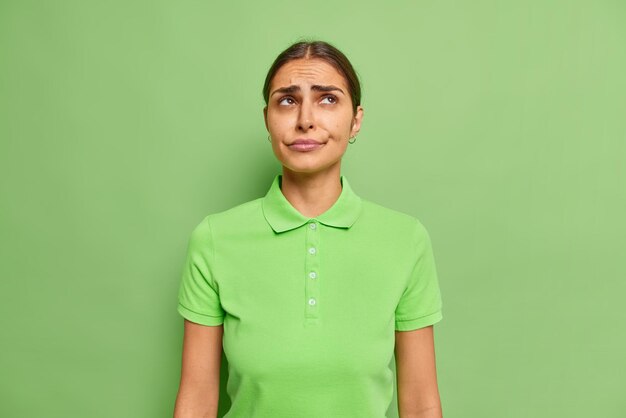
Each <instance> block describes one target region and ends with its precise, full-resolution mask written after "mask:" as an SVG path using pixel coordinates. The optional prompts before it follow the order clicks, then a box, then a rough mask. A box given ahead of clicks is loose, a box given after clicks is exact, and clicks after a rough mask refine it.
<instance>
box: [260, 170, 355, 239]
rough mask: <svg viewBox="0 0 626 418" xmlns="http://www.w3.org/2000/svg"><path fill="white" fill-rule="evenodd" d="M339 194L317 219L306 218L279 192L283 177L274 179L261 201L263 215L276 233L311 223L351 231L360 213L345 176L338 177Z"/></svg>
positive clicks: (279, 176) (278, 175) (279, 175)
mask: <svg viewBox="0 0 626 418" xmlns="http://www.w3.org/2000/svg"><path fill="white" fill-rule="evenodd" d="M340 181H341V186H342V187H341V194H340V195H339V198H338V199H337V200H336V201H335V203H334V204H333V205H332V206H331V207H330V208H329V209H328V210H327V211H326V212H324V213H322V214H321V215H319V216H317V217H316V218H307V217H306V216H304V215H303V214H301V213H300V212H298V210H297V209H296V208H294V207H293V206H292V205H291V203H290V202H289V201H288V200H287V198H286V197H285V195H283V192H282V191H281V184H282V174H277V175H276V176H275V177H274V181H273V182H272V185H271V187H270V189H269V191H268V192H267V194H266V195H265V197H264V198H263V215H264V216H265V219H266V220H267V222H268V223H269V224H270V226H271V227H272V229H273V230H274V231H275V232H284V231H289V230H291V229H294V228H298V227H300V226H302V225H304V224H305V223H307V222H309V221H310V220H311V219H316V220H317V221H319V222H320V223H322V224H324V225H328V226H333V227H337V228H350V227H351V226H352V225H353V224H354V222H355V221H356V220H357V218H358V217H359V214H360V213H361V198H360V197H359V196H357V195H356V194H355V193H354V191H353V190H352V188H351V187H350V185H349V184H348V180H347V179H346V177H345V176H340Z"/></svg>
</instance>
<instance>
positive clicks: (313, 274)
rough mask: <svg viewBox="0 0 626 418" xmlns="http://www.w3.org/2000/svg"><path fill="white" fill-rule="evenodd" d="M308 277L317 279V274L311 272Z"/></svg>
mask: <svg viewBox="0 0 626 418" xmlns="http://www.w3.org/2000/svg"><path fill="white" fill-rule="evenodd" d="M309 277H310V278H312V279H314V278H316V277H317V274H316V273H315V272H314V271H312V272H310V273H309Z"/></svg>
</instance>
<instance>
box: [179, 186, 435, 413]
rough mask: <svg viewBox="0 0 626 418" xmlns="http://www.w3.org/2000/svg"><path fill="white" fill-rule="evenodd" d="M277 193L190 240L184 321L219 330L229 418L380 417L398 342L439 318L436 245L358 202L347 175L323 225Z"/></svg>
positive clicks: (209, 221) (407, 221)
mask: <svg viewBox="0 0 626 418" xmlns="http://www.w3.org/2000/svg"><path fill="white" fill-rule="evenodd" d="M281 182H282V175H280V174H278V175H276V177H275V178H274V181H273V182H272V185H271V187H270V189H269V191H268V192H267V194H266V195H265V196H264V197H262V198H258V199H255V200H252V201H249V202H246V203H243V204H241V205H238V206H236V207H233V208H231V209H228V210H226V211H223V212H219V213H213V214H210V215H208V216H206V217H205V218H204V219H203V220H202V222H200V224H199V225H198V226H197V227H196V228H195V229H194V230H193V232H192V234H191V238H190V240H189V246H188V250H187V259H186V262H185V265H184V269H183V274H182V280H181V285H180V291H179V295H178V302H179V304H178V312H179V313H180V314H181V315H182V316H183V317H184V318H186V319H188V320H190V321H192V322H196V323H199V324H203V325H209V326H211V325H213V326H214V325H220V324H223V325H224V336H223V347H224V353H225V355H226V358H227V362H228V367H229V379H228V383H227V392H228V395H229V396H230V398H231V401H232V405H231V408H230V410H229V411H228V413H227V414H226V415H225V418H283V417H285V418H294V417H295V418H309V417H310V418H320V417H333V418H340V417H346V418H384V417H385V414H386V411H387V409H388V408H389V406H390V403H391V400H392V397H393V383H394V382H393V380H392V378H393V373H392V370H391V369H390V366H389V365H390V362H391V359H392V356H393V354H394V344H395V331H396V330H397V331H408V330H413V329H418V328H422V327H426V326H429V325H432V324H434V323H436V322H438V321H440V320H441V319H442V310H441V309H442V302H441V294H440V290H439V285H438V279H437V273H436V269H435V262H434V257H433V253H432V247H431V241H430V238H429V235H428V233H427V231H426V230H425V229H424V227H423V226H422V224H421V223H420V222H419V221H418V220H417V219H416V218H414V217H412V216H410V215H407V214H404V213H401V212H398V211H395V210H392V209H388V208H385V207H383V206H380V205H378V204H375V203H373V202H370V201H368V200H365V199H362V198H360V197H359V196H358V195H356V194H355V193H354V191H353V190H352V189H351V188H350V185H349V184H348V181H347V179H346V177H345V176H341V183H342V191H341V194H340V196H339V198H338V199H337V201H336V202H335V203H334V205H333V206H332V207H331V208H330V209H328V210H327V211H326V212H324V213H323V214H322V215H320V216H318V217H316V218H307V217H305V216H303V215H302V214H301V213H300V212H298V211H297V210H296V209H295V208H294V207H293V206H292V205H291V204H290V203H289V201H288V200H287V199H286V198H285V197H284V195H283V194H282V191H281Z"/></svg>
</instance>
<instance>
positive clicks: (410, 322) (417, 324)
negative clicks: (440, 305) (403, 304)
mask: <svg viewBox="0 0 626 418" xmlns="http://www.w3.org/2000/svg"><path fill="white" fill-rule="evenodd" d="M442 318H443V315H442V313H441V310H439V311H436V312H433V313H431V314H430V315H426V316H422V317H420V318H415V319H406V320H398V319H396V331H412V330H414V329H418V328H424V327H427V326H429V325H433V324H435V323H437V322H439V321H441V319H442Z"/></svg>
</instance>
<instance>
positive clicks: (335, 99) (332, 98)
mask: <svg viewBox="0 0 626 418" xmlns="http://www.w3.org/2000/svg"><path fill="white" fill-rule="evenodd" d="M324 100H330V102H329V101H326V102H325V103H327V104H335V103H337V96H335V95H332V94H329V95H326V96H324V97H323V98H322V102H324Z"/></svg>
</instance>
